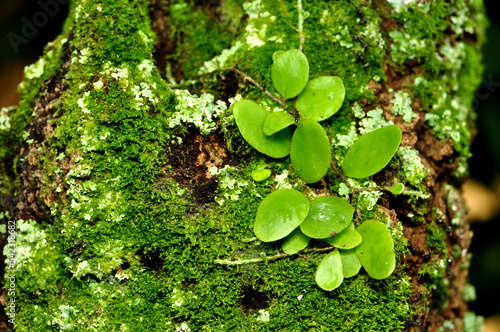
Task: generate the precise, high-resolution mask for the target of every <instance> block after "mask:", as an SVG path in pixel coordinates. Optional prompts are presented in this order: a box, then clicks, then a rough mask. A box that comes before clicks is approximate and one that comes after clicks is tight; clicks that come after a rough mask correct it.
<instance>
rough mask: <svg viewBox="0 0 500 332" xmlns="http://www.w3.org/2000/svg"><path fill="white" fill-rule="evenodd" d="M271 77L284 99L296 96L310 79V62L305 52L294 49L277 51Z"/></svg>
mask: <svg viewBox="0 0 500 332" xmlns="http://www.w3.org/2000/svg"><path fill="white" fill-rule="evenodd" d="M271 78H272V80H273V85H274V87H275V88H276V90H277V91H278V92H279V93H280V94H281V95H282V96H283V99H290V98H293V97H296V96H297V95H298V94H299V93H300V92H301V91H302V90H303V89H304V87H305V86H306V84H307V80H308V79H309V62H307V58H306V56H305V55H304V53H302V52H301V51H299V50H293V49H292V50H288V51H277V52H275V53H274V54H273V66H272V68H271Z"/></svg>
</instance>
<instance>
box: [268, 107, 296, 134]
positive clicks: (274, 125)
mask: <svg viewBox="0 0 500 332" xmlns="http://www.w3.org/2000/svg"><path fill="white" fill-rule="evenodd" d="M293 123H295V119H294V117H293V116H292V115H291V114H290V113H287V112H272V113H269V115H268V116H267V117H266V120H265V121H264V126H263V127H262V130H263V131H264V134H266V135H267V136H270V135H273V134H275V133H277V132H278V131H280V130H283V129H285V128H286V127H288V126H289V125H291V124H293Z"/></svg>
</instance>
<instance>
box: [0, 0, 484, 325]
mask: <svg viewBox="0 0 500 332" xmlns="http://www.w3.org/2000/svg"><path fill="white" fill-rule="evenodd" d="M485 25H486V22H485V16H484V8H483V4H482V1H480V0H470V1H465V0H457V1H451V2H449V1H444V0H435V1H397V0H392V1H379V0H371V1H358V0H350V1H349V0H339V1H334V2H332V1H306V0H304V1H300V0H296V1H277V0H276V1H274V0H273V1H260V0H255V1H251V2H242V1H237V0H224V1H205V2H204V1H195V0H193V1H180V0H179V1H174V0H171V1H167V0H164V1H161V0H151V1H147V2H131V1H125V0H123V1H113V2H111V1H104V2H103V1H93V0H87V1H79V0H77V1H74V2H73V3H72V5H71V11H70V14H69V16H68V19H67V21H66V23H65V26H64V29H63V32H62V34H61V36H60V37H58V38H57V39H56V40H55V41H54V42H53V43H50V44H49V45H47V47H46V49H45V52H44V55H43V56H42V57H41V58H40V60H39V61H38V62H36V63H35V64H33V65H31V66H29V67H27V68H26V70H25V77H24V81H23V82H22V83H21V85H20V89H21V93H22V100H21V102H20V105H19V106H17V107H13V108H9V109H3V110H2V113H1V114H0V116H1V118H0V119H1V121H0V136H1V143H0V144H1V146H0V152H1V155H0V160H1V172H2V182H1V185H2V186H1V189H2V191H1V198H2V199H1V206H2V211H3V212H2V215H1V216H2V217H3V219H2V220H3V222H4V223H6V225H7V228H6V229H7V232H6V234H5V235H4V237H3V244H4V248H5V249H4V252H5V253H6V257H7V260H6V262H5V265H4V270H5V272H4V274H5V277H6V279H5V280H6V283H5V287H4V288H5V290H4V293H3V295H2V297H1V300H2V304H3V305H4V308H5V312H6V314H7V315H6V316H4V322H5V320H10V322H7V324H8V325H9V326H12V323H15V325H14V326H15V328H16V330H17V331H46V330H65V329H66V330H75V331H84V330H95V331H115V330H124V331H127V330H129V331H165V330H167V331H302V330H311V331H400V330H412V331H425V330H429V331H438V329H440V328H442V329H443V330H444V331H448V330H454V331H479V330H480V327H481V318H480V317H476V316H475V315H474V314H473V313H470V312H467V304H466V302H467V301H470V300H472V299H473V295H472V294H473V288H472V286H471V285H468V284H467V273H468V264H469V261H470V257H469V255H468V253H467V250H468V247H469V243H470V238H471V233H470V232H469V226H468V223H467V220H466V208H465V205H464V202H463V200H462V198H461V192H460V188H461V185H462V184H463V182H464V181H465V180H466V179H467V158H468V157H469V156H470V152H469V145H470V141H471V139H472V136H473V132H474V118H475V115H474V112H473V109H472V105H473V98H474V91H475V88H476V87H477V86H478V84H479V83H480V79H481V72H482V66H481V55H480V48H481V45H482V44H483V42H484V29H485ZM293 48H298V49H301V50H302V51H303V52H304V54H305V55H306V56H307V58H308V61H309V66H310V67H309V73H310V77H311V78H314V77H318V76H323V75H332V76H338V77H340V78H341V79H342V80H343V82H344V85H345V88H346V98H345V100H344V103H343V105H342V107H341V109H340V110H339V111H338V112H337V113H336V114H335V115H334V116H333V117H332V118H331V119H329V120H326V121H323V122H321V125H322V126H323V128H324V129H325V131H326V133H327V134H328V137H329V140H330V142H331V146H332V156H333V165H334V166H335V167H336V168H337V169H335V170H334V169H331V170H329V172H328V173H327V175H326V176H325V177H324V178H323V179H322V180H321V181H319V182H318V183H315V184H309V185H306V184H305V183H304V182H303V181H302V180H301V179H300V178H299V177H298V176H297V175H296V174H295V171H294V170H293V167H292V166H291V164H290V160H289V158H287V157H286V158H282V159H273V158H270V157H267V156H265V155H263V154H260V153H259V152H257V151H256V150H255V149H253V148H252V147H250V146H249V145H248V144H247V143H246V142H245V140H244V139H243V138H242V137H241V135H240V133H239V131H238V128H237V127H236V125H235V120H234V116H233V113H232V105H233V103H234V102H235V100H239V99H241V98H245V99H251V100H254V101H257V102H258V103H259V104H261V105H262V106H263V107H265V108H267V109H269V110H272V109H274V108H275V107H279V106H280V105H279V104H278V103H276V102H275V101H274V100H272V99H271V98H269V96H268V95H266V94H264V93H263V92H262V91H261V90H260V89H258V88H257V87H256V86H255V84H252V82H251V81H250V80H249V79H248V78H249V77H251V78H252V80H254V83H258V84H259V85H260V86H261V87H262V88H263V89H264V90H266V91H268V93H269V94H272V95H277V92H276V90H275V89H274V87H273V84H272V81H271V65H272V61H273V60H272V55H273V53H274V52H275V51H278V50H288V49H293ZM228 68H231V70H228ZM388 124H396V125H398V126H399V127H400V129H401V130H402V132H403V139H402V142H401V146H400V148H399V150H398V152H397V153H396V155H395V156H394V158H393V160H392V161H391V162H390V163H389V165H388V166H387V167H385V168H384V169H383V170H382V171H381V172H379V173H377V174H376V175H374V176H372V177H370V178H369V179H364V180H360V181H355V180H347V179H345V178H344V177H343V176H341V175H340V172H341V169H342V162H343V156H344V155H345V153H346V151H347V150H348V148H349V147H350V146H351V145H352V144H353V142H354V141H355V140H356V139H357V138H358V137H359V136H360V135H361V134H364V133H366V132H370V131H372V130H374V129H377V128H380V127H383V126H386V125H388ZM259 164H263V165H266V166H265V167H266V168H267V169H269V170H270V171H271V173H272V175H271V176H270V177H269V178H267V179H265V180H264V181H261V182H256V181H254V180H253V179H252V177H251V176H250V174H251V172H252V170H254V169H255V168H256V167H257V166H258V165H259ZM397 182H399V183H403V184H404V186H405V189H404V191H403V192H402V193H401V194H399V195H394V194H392V193H391V192H390V191H388V190H386V189H387V188H389V187H390V186H391V185H393V184H394V183H397ZM279 188H295V189H297V190H299V191H302V192H304V193H305V194H306V195H307V196H308V197H309V198H311V199H312V198H314V197H317V196H323V195H333V196H340V197H345V198H346V199H347V200H349V201H350V202H351V204H353V205H354V206H355V207H356V213H355V223H361V222H362V221H365V220H369V219H375V220H380V221H382V222H384V223H385V224H386V225H387V226H388V227H389V229H390V231H391V234H392V237H393V241H394V244H395V247H394V251H395V253H396V257H397V264H396V269H395V271H394V273H393V274H392V275H391V276H390V277H389V278H386V279H383V280H375V279H373V278H370V277H369V276H368V275H367V274H366V273H365V272H363V271H362V272H361V273H360V274H358V275H357V276H355V277H352V278H349V279H345V280H344V282H343V283H342V285H341V286H340V287H339V288H337V289H335V290H334V291H331V292H326V291H323V290H321V289H320V288H319V287H318V286H317V285H316V283H315V279H314V271H315V269H316V267H317V265H318V263H319V261H320V260H321V258H322V257H324V255H325V254H324V253H323V252H322V251H323V249H321V243H320V242H319V241H318V242H314V241H313V242H312V243H311V244H310V248H311V249H309V250H306V251H304V252H303V253H300V254H298V255H284V254H282V252H281V250H280V243H279V242H278V243H264V242H260V241H258V240H257V239H256V238H255V235H254V233H253V222H254V218H255V214H256V211H257V208H258V206H259V203H260V202H261V201H262V199H263V198H264V197H265V195H267V194H268V193H270V192H272V191H274V190H276V189H279ZM346 188H348V190H347V191H346ZM349 189H350V190H349ZM14 224H15V226H16V227H15V228H14V227H10V228H9V227H8V226H9V225H11V226H13V225H14ZM14 234H15V236H14ZM14 239H15V240H14ZM8 249H12V251H11V252H9V251H8ZM9 255H10V256H9ZM14 258H15V259H14ZM12 308H14V309H12ZM11 309H12V310H14V311H13V312H14V313H15V314H12V313H11Z"/></svg>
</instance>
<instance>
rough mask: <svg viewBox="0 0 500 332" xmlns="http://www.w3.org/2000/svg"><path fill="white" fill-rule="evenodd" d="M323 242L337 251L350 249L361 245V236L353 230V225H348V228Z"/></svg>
mask: <svg viewBox="0 0 500 332" xmlns="http://www.w3.org/2000/svg"><path fill="white" fill-rule="evenodd" d="M325 241H326V242H328V244H330V245H332V246H334V247H337V248H339V249H352V248H355V247H357V246H358V245H359V244H360V243H361V235H360V234H359V233H358V232H356V231H355V230H354V224H353V223H350V224H349V227H347V228H346V229H344V230H343V231H342V232H340V233H339V234H336V235H334V236H332V237H330V238H328V239H326V240H325Z"/></svg>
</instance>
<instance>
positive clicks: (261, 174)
mask: <svg viewBox="0 0 500 332" xmlns="http://www.w3.org/2000/svg"><path fill="white" fill-rule="evenodd" d="M251 175H252V179H253V180H254V181H257V182H259V181H263V180H265V179H267V178H268V177H269V176H270V175H271V171H270V170H268V169H254V170H253V171H252V174H251Z"/></svg>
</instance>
